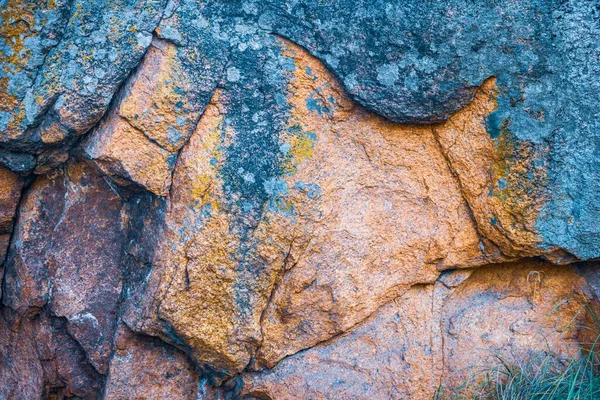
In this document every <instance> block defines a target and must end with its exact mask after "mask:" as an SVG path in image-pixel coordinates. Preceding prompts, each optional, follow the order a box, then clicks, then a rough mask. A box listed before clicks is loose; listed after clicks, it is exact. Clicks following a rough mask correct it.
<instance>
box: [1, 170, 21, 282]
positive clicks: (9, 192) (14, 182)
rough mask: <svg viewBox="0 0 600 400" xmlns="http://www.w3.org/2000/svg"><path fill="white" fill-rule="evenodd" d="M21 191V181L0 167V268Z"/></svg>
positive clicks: (15, 175)
mask: <svg viewBox="0 0 600 400" xmlns="http://www.w3.org/2000/svg"><path fill="white" fill-rule="evenodd" d="M22 189H23V180H22V179H20V178H19V176H18V175H17V174H15V173H13V172H11V171H9V170H8V169H6V168H2V167H0V268H1V266H2V265H4V258H5V256H6V250H7V248H8V243H9V241H10V235H11V233H12V228H13V219H14V217H15V213H16V211H17V205H18V204H19V200H20V199H21V190H22ZM1 283H2V281H1V280H0V284H1ZM0 293H1V292H0Z"/></svg>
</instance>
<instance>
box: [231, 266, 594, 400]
mask: <svg viewBox="0 0 600 400" xmlns="http://www.w3.org/2000/svg"><path fill="white" fill-rule="evenodd" d="M454 274H457V273H454ZM451 275H453V274H451ZM460 275H461V273H460V272H458V279H456V278H454V279H453V278H451V277H449V276H445V277H444V278H443V279H440V280H439V281H437V282H436V283H435V284H430V285H417V286H414V287H412V288H411V289H409V290H408V291H407V292H406V293H405V294H404V295H402V296H401V297H399V298H397V299H396V300H394V301H392V302H390V303H389V304H386V305H385V306H383V307H382V308H381V309H379V310H378V311H377V312H376V313H375V314H374V315H373V316H372V317H371V318H370V319H369V320H368V321H366V322H365V323H364V324H362V325H361V326H360V327H359V328H357V329H355V330H353V331H352V332H350V333H348V334H345V335H343V336H340V337H336V338H334V339H332V340H331V341H328V342H325V343H322V344H319V345H317V346H315V347H312V348H311V349H308V350H306V351H303V352H299V353H297V354H295V355H293V356H290V357H288V358H286V359H284V360H283V361H281V362H280V363H279V364H278V365H277V366H275V367H274V368H273V369H272V370H265V371H262V372H252V373H247V374H244V375H243V385H242V386H243V388H242V395H243V396H246V397H248V398H252V396H254V397H257V398H269V399H293V398H296V396H297V394H298V393H302V394H303V396H306V397H309V398H314V399H337V398H340V397H343V398H356V399H368V398H418V399H427V398H433V397H434V394H435V391H436V390H437V389H438V387H439V386H440V384H442V385H443V386H444V387H451V386H459V385H461V384H463V383H464V382H465V381H466V380H467V378H468V377H470V376H472V375H473V374H474V373H475V372H474V371H478V368H485V367H486V366H488V365H490V364H491V363H493V361H492V360H493V359H495V358H496V357H502V358H503V359H505V360H519V359H523V357H526V356H527V355H532V354H538V353H537V352H539V351H547V352H555V353H556V354H559V355H561V356H563V357H569V356H571V355H573V354H577V351H578V348H579V347H578V346H579V345H580V343H589V339H590V337H589V336H592V337H594V333H593V332H591V331H590V330H589V328H590V327H593V322H592V320H591V319H590V318H591V317H592V314H590V313H587V312H582V310H583V309H585V308H586V307H589V308H592V309H595V310H596V309H598V307H599V306H600V303H599V302H598V298H597V297H596V296H595V295H594V291H593V289H592V287H591V286H590V285H589V284H588V283H587V282H586V281H585V280H584V278H583V277H582V276H581V275H579V274H578V273H577V271H576V269H575V268H573V267H554V266H551V265H549V264H547V263H541V262H524V263H516V264H501V265H497V266H493V267H486V268H482V269H480V270H476V271H474V272H473V273H472V274H471V275H470V276H468V275H467V277H466V279H465V276H460Z"/></svg>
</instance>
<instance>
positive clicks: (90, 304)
mask: <svg viewBox="0 0 600 400" xmlns="http://www.w3.org/2000/svg"><path fill="white" fill-rule="evenodd" d="M19 213H20V218H19V221H18V224H17V230H16V233H15V239H14V242H13V243H12V247H11V249H10V252H9V256H8V260H7V266H6V281H5V293H4V298H3V303H4V304H5V305H6V306H8V307H10V308H12V309H13V310H16V311H18V313H19V314H21V315H26V314H35V313H37V312H38V310H40V309H41V308H42V307H44V306H45V305H46V304H49V306H48V308H49V311H50V312H51V314H52V315H53V316H59V317H65V318H66V319H67V324H66V327H67V329H68V331H69V334H70V335H71V336H72V337H73V338H74V339H75V340H77V342H78V343H79V344H80V345H81V346H82V348H83V349H84V350H85V352H86V355H87V357H88V358H89V361H90V363H91V364H92V365H93V366H94V368H96V369H97V370H98V371H99V372H100V373H103V374H105V373H106V372H107V367H108V357H109V353H110V343H111V340H112V336H113V332H114V327H115V321H116V307H117V302H118V299H119V296H120V293H121V279H122V278H121V275H122V273H121V264H120V260H121V249H122V246H123V238H122V237H123V233H122V230H121V214H120V213H121V200H120V199H119V197H118V196H117V195H116V194H115V193H114V192H113V191H112V190H111V189H110V187H109V186H108V185H107V184H106V182H105V181H104V180H103V179H102V178H101V177H100V176H98V175H97V173H96V172H95V171H94V170H93V169H92V168H91V167H89V166H87V165H86V164H84V163H75V164H69V165H68V166H66V167H64V168H63V169H62V170H61V171H59V172H57V173H56V174H55V175H54V176H52V177H44V178H38V179H37V180H36V181H35V182H34V183H33V184H32V186H31V187H30V189H29V190H28V192H27V194H26V196H25V199H24V200H23V203H22V206H21V209H20V210H19ZM40 237H44V238H45V239H44V240H40Z"/></svg>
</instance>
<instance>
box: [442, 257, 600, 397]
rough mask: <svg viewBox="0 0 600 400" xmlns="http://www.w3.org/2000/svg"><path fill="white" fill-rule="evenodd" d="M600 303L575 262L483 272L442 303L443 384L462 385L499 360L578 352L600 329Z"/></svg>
mask: <svg viewBox="0 0 600 400" xmlns="http://www.w3.org/2000/svg"><path fill="white" fill-rule="evenodd" d="M599 307H600V303H599V302H598V297H596V295H595V294H594V290H593V287H591V286H590V284H589V283H588V282H586V280H585V279H584V278H583V277H582V276H581V275H579V274H578V273H577V270H576V268H574V267H571V266H565V267H557V266H552V265H548V264H547V263H542V262H524V263H522V264H519V265H516V266H515V265H497V266H496V265H495V266H490V267H485V268H482V269H479V270H476V271H475V272H473V274H472V275H471V277H470V278H469V279H468V280H466V281H465V282H464V283H463V284H462V285H460V286H459V287H458V288H457V289H456V290H455V291H454V292H453V293H451V294H450V295H449V296H448V298H447V300H445V302H444V305H443V318H442V321H441V329H442V334H443V336H444V340H443V352H444V356H443V358H442V360H440V362H441V363H442V364H443V368H444V381H443V382H444V385H445V386H447V387H457V386H459V385H461V384H463V383H464V382H465V381H467V379H468V378H469V377H470V376H472V375H475V374H476V372H478V371H481V369H484V368H489V367H490V366H495V365H496V364H497V363H498V357H500V358H501V359H503V360H504V361H505V362H507V363H515V362H519V361H520V360H526V359H528V358H529V357H532V356H536V355H537V354H539V353H543V352H547V353H550V354H554V355H557V356H558V357H559V358H562V359H567V358H569V357H572V356H576V355H577V354H578V351H579V349H580V346H587V345H589V344H590V343H593V342H594V340H595V339H596V337H597V336H598V334H600V332H599V329H600V327H599V326H597V325H596V324H595V323H594V321H593V317H592V316H593V314H594V313H595V314H596V315H598V311H599V310H600V308H599Z"/></svg>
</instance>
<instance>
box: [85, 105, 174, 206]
mask: <svg viewBox="0 0 600 400" xmlns="http://www.w3.org/2000/svg"><path fill="white" fill-rule="evenodd" d="M84 147H85V154H86V156H87V157H89V158H90V159H92V160H94V163H95V164H96V165H97V166H98V168H99V169H100V170H101V171H102V172H103V173H104V174H106V175H108V176H109V177H111V178H113V179H115V181H117V182H118V183H121V184H124V185H128V184H129V182H135V183H137V184H139V185H141V186H142V187H143V188H145V189H147V190H149V191H151V192H153V193H156V194H158V195H161V196H165V195H167V193H168V192H169V186H170V184H171V173H172V171H173V168H174V167H175V160H176V158H177V155H176V154H173V153H170V152H169V151H167V150H165V149H163V148H161V147H160V146H159V145H158V144H156V143H154V142H153V141H151V140H149V139H148V138H147V137H146V136H145V135H144V133H143V132H141V131H140V130H138V129H136V128H134V127H133V126H131V124H129V122H127V120H125V119H123V118H122V117H120V116H119V115H118V114H116V113H114V112H113V113H112V114H111V115H110V116H109V117H108V118H107V119H106V120H105V121H103V122H102V123H101V124H100V126H98V128H97V130H96V131H95V132H94V133H93V134H92V135H91V136H90V137H89V138H88V140H87V141H86V143H85V144H84Z"/></svg>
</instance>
